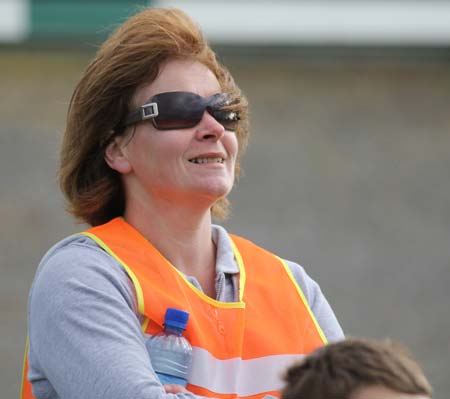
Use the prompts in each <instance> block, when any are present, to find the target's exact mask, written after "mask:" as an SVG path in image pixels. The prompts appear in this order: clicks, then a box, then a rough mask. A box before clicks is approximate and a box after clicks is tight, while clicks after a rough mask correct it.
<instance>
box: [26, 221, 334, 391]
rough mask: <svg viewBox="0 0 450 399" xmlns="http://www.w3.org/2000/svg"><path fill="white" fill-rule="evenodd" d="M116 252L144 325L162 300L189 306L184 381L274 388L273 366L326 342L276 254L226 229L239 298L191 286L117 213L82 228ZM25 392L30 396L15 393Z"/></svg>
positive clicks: (201, 387)
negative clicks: (225, 298)
mask: <svg viewBox="0 0 450 399" xmlns="http://www.w3.org/2000/svg"><path fill="white" fill-rule="evenodd" d="M81 234H83V235H86V236H88V237H90V238H91V239H93V240H94V241H95V242H96V243H97V244H98V245H99V246H100V247H101V248H103V249H104V250H105V251H106V252H107V253H108V254H109V255H111V256H112V257H113V258H115V259H116V260H117V261H118V262H119V263H120V264H121V265H122V266H123V267H124V269H125V270H126V272H127V273H128V275H129V277H130V279H131V280H132V282H133V284H134V287H135V290H136V296H137V303H138V311H139V313H140V314H142V315H143V316H145V318H146V319H145V322H144V323H143V331H144V332H145V333H147V334H151V335H153V334H156V333H158V332H160V331H161V330H162V329H163V320H164V314H165V310H166V309H167V308H168V307H175V308H179V309H183V310H185V311H187V312H189V314H190V318H189V322H188V325H187V329H186V331H185V336H186V338H187V339H188V340H189V341H190V343H191V344H192V346H193V361H192V367H191V371H190V374H189V377H188V385H187V389H188V390H189V391H191V392H193V393H194V394H198V395H203V396H208V397H217V398H223V399H228V398H229V399H233V398H236V397H240V398H241V397H246V398H248V399H253V398H255V399H257V398H262V397H264V396H265V395H268V394H271V395H274V396H279V390H280V388H281V384H282V381H281V379H280V374H281V373H282V372H284V371H285V369H286V368H287V367H288V365H290V364H292V363H293V362H294V361H295V360H296V359H299V358H301V357H302V356H304V355H306V354H308V353H310V352H312V351H313V350H314V349H316V348H318V347H319V346H322V345H323V344H324V343H326V339H325V336H324V334H323V332H322V331H321V329H320V326H319V325H318V323H317V321H316V319H315V318H314V315H313V314H312V312H311V310H310V308H309V306H308V303H307V301H306V299H305V297H304V295H303V293H302V291H301V289H300V288H299V287H298V285H297V284H296V283H295V280H294V278H293V276H292V274H291V271H290V269H289V267H288V266H287V265H286V264H285V263H284V262H283V261H282V260H281V259H280V258H278V257H276V256H275V255H273V254H271V253H270V252H268V251H266V250H264V249H262V248H260V247H258V246H256V245H255V244H253V243H252V242H250V241H248V240H245V239H243V238H240V237H237V236H234V235H231V236H230V237H231V239H232V243H233V250H234V255H235V259H236V261H237V263H238V266H239V271H240V273H239V301H238V302H219V301H216V300H214V299H212V298H210V297H208V296H207V295H205V294H204V293H203V292H201V291H200V290H198V289H197V288H196V287H195V286H193V285H192V284H191V283H190V282H189V281H188V280H187V279H186V278H185V277H184V275H183V274H182V273H181V272H179V271H178V270H177V269H176V268H175V267H174V266H173V265H171V264H170V262H169V261H168V260H167V259H165V258H164V257H163V256H162V254H161V253H160V252H159V251H158V250H157V249H156V248H155V247H154V246H153V245H152V244H151V243H149V242H148V241H147V240H146V239H145V238H144V237H143V236H142V235H141V234H140V233H139V232H138V231H137V230H136V229H134V228H133V227H132V226H131V225H129V224H128V223H127V222H126V221H125V220H124V219H122V218H116V219H113V220H112V221H110V222H108V223H106V224H104V225H101V226H96V227H93V228H91V229H88V230H87V231H85V232H83V233H81ZM22 398H23V399H25V398H26V399H30V398H32V396H22Z"/></svg>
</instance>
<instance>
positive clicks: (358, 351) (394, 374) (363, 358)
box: [281, 339, 432, 399]
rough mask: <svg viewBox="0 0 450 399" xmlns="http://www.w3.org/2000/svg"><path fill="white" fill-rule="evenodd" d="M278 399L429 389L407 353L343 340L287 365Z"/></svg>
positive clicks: (393, 346) (387, 344)
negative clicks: (376, 389) (378, 389)
mask: <svg viewBox="0 0 450 399" xmlns="http://www.w3.org/2000/svg"><path fill="white" fill-rule="evenodd" d="M284 379H285V382H286V386H285V388H284V390H283V391H282V396H281V399H324V398H327V399H350V398H351V395H352V394H354V393H355V392H356V391H358V390H359V389H362V388H368V387H373V386H382V387H385V388H388V389H390V390H392V391H394V392H398V393H405V394H415V395H427V396H430V397H431V393H432V389H431V386H430V384H429V382H428V381H427V379H426V377H425V375H424V374H423V372H422V370H421V368H420V366H419V365H418V364H417V362H416V361H415V360H414V359H413V357H412V355H411V354H410V352H409V351H408V350H407V349H406V348H405V347H404V346H403V345H400V344H399V343H394V342H391V341H389V340H386V341H376V340H367V339H366V340H365V339H346V340H343V341H340V342H336V343H332V344H329V345H327V346H324V347H321V348H319V349H317V350H316V351H315V352H313V353H312V354H310V355H309V356H307V357H306V358H304V359H303V360H302V361H300V362H299V363H297V364H295V365H293V366H291V367H290V368H289V369H288V370H287V372H286V374H285V376H284Z"/></svg>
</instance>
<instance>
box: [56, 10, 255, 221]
mask: <svg viewBox="0 0 450 399" xmlns="http://www.w3.org/2000/svg"><path fill="white" fill-rule="evenodd" d="M170 59H188V60H193V61H197V62H200V63H202V64H204V65H205V66H206V67H208V68H209V69H210V70H211V71H212V72H213V73H214V75H215V76H216V78H217V80H218V82H219V84H220V86H221V90H222V92H226V93H229V94H230V95H231V96H232V99H233V101H232V103H233V105H232V108H233V109H234V110H236V111H238V112H239V115H240V121H239V123H238V127H237V129H236V135H237V139H238V143H239V154H238V159H237V161H236V169H235V173H236V176H238V175H239V171H240V165H239V157H240V155H241V154H242V152H243V151H244V150H245V147H246V145H247V142H248V112H247V111H248V104H247V100H246V98H245V97H244V96H243V95H242V93H241V91H240V89H239V87H238V86H237V85H236V83H235V82H234V80H233V78H232V76H231V75H230V73H229V72H228V70H227V69H226V68H225V67H224V66H222V65H221V64H220V63H219V62H218V60H217V59H216V55H215V54H214V52H213V51H212V49H211V48H210V47H209V45H208V43H207V41H206V39H205V37H204V36H203V34H202V32H201V31H200V29H199V27H198V26H197V24H196V23H195V22H194V21H193V20H192V19H191V18H190V17H189V16H188V15H186V14H185V13H184V12H182V11H180V10H177V9H150V8H148V9H144V10H143V11H141V12H139V13H138V14H136V15H134V16H132V17H131V18H129V19H128V20H127V21H125V23H123V24H122V25H121V26H119V27H118V29H117V30H116V31H115V32H113V33H112V34H111V36H110V37H109V38H108V39H107V40H106V41H105V42H104V43H103V45H102V46H101V47H100V49H99V50H98V52H97V54H96V56H95V58H94V60H93V61H92V62H91V63H90V64H89V66H88V67H87V69H86V70H85V72H84V74H83V75H82V77H81V79H80V81H79V82H78V84H77V86H76V88H75V91H74V93H73V95H72V98H71V101H70V105H69V109H68V114H67V123H66V129H65V132H64V137H63V141H62V147H61V159H60V168H59V182H60V187H61V190H62V192H63V193H64V195H65V197H66V199H67V202H68V206H67V208H68V211H69V212H70V213H72V214H73V215H74V216H75V217H76V218H77V219H78V220H79V221H83V222H85V223H88V224H90V225H92V226H95V225H99V224H102V223H105V222H107V221H109V220H111V219H112V218H114V217H117V216H121V215H123V213H124V209H125V193H124V188H123V185H122V182H121V177H120V174H119V173H118V172H116V171H115V170H113V169H111V168H110V167H109V166H108V165H107V164H106V162H105V159H104V156H105V150H106V147H107V145H108V144H109V143H110V142H111V140H112V139H113V138H114V137H115V136H117V135H120V134H124V129H120V128H118V126H120V125H121V122H123V119H124V117H125V115H126V114H127V113H128V112H129V111H130V110H131V109H134V108H135V107H136V106H139V105H140V104H133V98H134V95H135V93H136V90H137V89H139V88H141V87H143V86H144V85H148V84H150V83H151V82H152V81H154V80H155V79H156V77H157V76H158V73H159V69H160V66H161V65H162V64H163V63H164V62H165V61H167V60H170ZM228 207H229V203H228V200H227V199H226V198H221V199H219V200H218V201H217V202H216V203H215V204H214V205H213V207H212V215H213V217H215V218H216V219H218V220H222V219H224V218H225V217H226V216H227V215H228Z"/></svg>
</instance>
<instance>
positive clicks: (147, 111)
mask: <svg viewBox="0 0 450 399" xmlns="http://www.w3.org/2000/svg"><path fill="white" fill-rule="evenodd" d="M141 110H142V120H146V119H151V118H155V117H156V116H158V104H157V103H148V104H144V105H143V106H141Z"/></svg>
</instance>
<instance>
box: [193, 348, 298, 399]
mask: <svg viewBox="0 0 450 399" xmlns="http://www.w3.org/2000/svg"><path fill="white" fill-rule="evenodd" d="M303 357H304V355H273V356H266V357H261V358H257V359H250V360H242V359H240V358H233V359H227V360H220V359H217V358H215V357H214V356H212V355H211V354H210V353H209V352H208V351H207V350H205V349H202V348H198V347H194V348H193V362H192V368H191V371H190V373H189V378H188V381H189V383H190V384H193V385H197V386H200V387H203V388H206V389H208V390H210V391H212V392H216V393H219V394H232V393H236V394H237V395H238V396H250V395H255V394H258V393H261V392H269V391H277V390H280V389H281V388H282V387H283V381H282V375H283V373H284V372H285V371H286V368H287V367H288V366H290V365H291V364H292V363H294V362H295V361H297V360H300V359H301V358H303Z"/></svg>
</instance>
